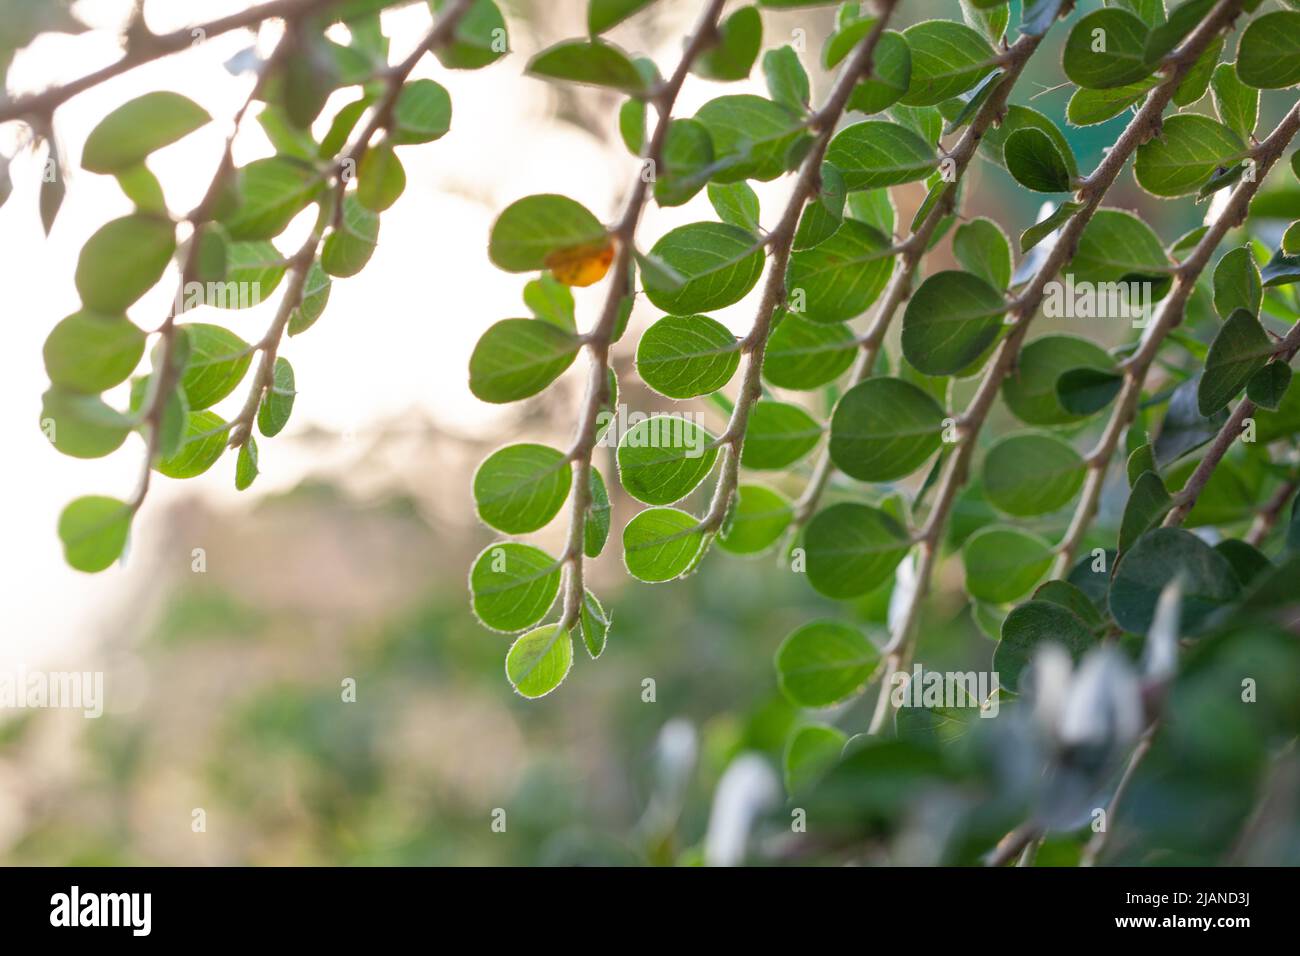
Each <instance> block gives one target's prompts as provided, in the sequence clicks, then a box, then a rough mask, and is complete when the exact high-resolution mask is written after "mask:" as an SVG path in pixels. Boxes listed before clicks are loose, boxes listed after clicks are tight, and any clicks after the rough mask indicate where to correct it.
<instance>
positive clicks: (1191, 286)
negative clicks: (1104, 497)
mask: <svg viewBox="0 0 1300 956" xmlns="http://www.w3.org/2000/svg"><path fill="white" fill-rule="evenodd" d="M1298 130H1300V104H1297V105H1296V106H1295V107H1294V108H1292V109H1291V111H1290V112H1289V113H1287V115H1286V116H1285V117H1284V118H1283V119H1282V122H1280V123H1279V124H1278V125H1277V127H1276V128H1274V130H1273V132H1272V133H1270V134H1269V135H1268V137H1267V138H1266V139H1265V140H1264V141H1263V142H1262V143H1260V144H1259V145H1258V146H1256V147H1255V148H1254V149H1253V150H1252V151H1251V154H1252V158H1253V159H1254V160H1255V175H1254V177H1253V178H1252V179H1251V180H1250V181H1246V180H1244V179H1243V180H1242V181H1241V182H1240V183H1238V184H1237V186H1236V188H1235V189H1234V190H1233V192H1232V196H1231V198H1229V200H1228V203H1227V205H1226V206H1224V208H1223V212H1222V213H1221V214H1220V215H1219V218H1218V219H1216V220H1215V221H1214V223H1213V224H1212V225H1211V226H1210V227H1209V230H1208V231H1207V232H1206V233H1205V235H1204V236H1203V237H1202V238H1201V241H1200V242H1198V243H1197V244H1196V247H1195V248H1194V249H1193V250H1192V253H1191V254H1190V255H1189V256H1188V257H1187V258H1186V259H1184V260H1183V261H1182V262H1181V263H1180V264H1179V266H1178V269H1177V270H1176V272H1175V275H1174V282H1173V287H1172V288H1171V289H1170V290H1169V294H1168V295H1167V296H1166V297H1165V299H1164V301H1162V302H1161V303H1160V307H1159V309H1158V310H1157V312H1156V315H1155V316H1154V318H1153V319H1152V321H1151V324H1150V325H1149V326H1148V327H1147V329H1146V332H1145V333H1144V335H1143V337H1142V342H1141V344H1140V346H1139V347H1138V349H1137V351H1136V352H1134V353H1133V355H1131V356H1130V357H1129V358H1128V359H1127V360H1126V361H1125V362H1124V363H1123V370H1124V381H1123V384H1122V385H1121V386H1120V392H1119V396H1118V397H1117V398H1116V400H1115V407H1114V409H1113V410H1112V412H1111V415H1110V419H1109V421H1107V423H1106V428H1105V430H1104V431H1103V432H1102V435H1101V438H1100V439H1099V440H1098V442H1097V444H1096V446H1095V447H1094V448H1093V449H1092V451H1090V452H1089V453H1088V454H1087V456H1086V458H1085V461H1086V462H1087V474H1086V475H1085V477H1084V482H1083V490H1082V492H1081V493H1080V496H1079V503H1078V505H1077V506H1076V507H1075V510H1074V515H1073V517H1072V518H1071V519H1070V524H1069V527H1068V529H1067V530H1066V532H1065V536H1064V537H1063V538H1062V540H1061V543H1060V544H1059V545H1058V546H1057V556H1056V562H1055V565H1054V566H1053V569H1052V577H1054V578H1061V577H1064V576H1065V575H1066V574H1068V573H1069V570H1070V566H1071V564H1072V563H1073V561H1074V555H1075V552H1076V551H1077V550H1078V548H1079V545H1080V544H1081V543H1082V541H1083V537H1084V535H1085V534H1086V533H1087V531H1088V528H1089V526H1090V525H1091V524H1092V520H1093V518H1094V517H1095V516H1096V513H1097V505H1098V502H1099V501H1100V499H1101V489H1102V486H1103V485H1104V484H1105V482H1106V473H1107V471H1108V469H1109V467H1110V462H1111V459H1112V458H1113V457H1114V455H1115V449H1116V448H1118V447H1119V442H1120V438H1121V436H1122V435H1123V434H1124V431H1125V430H1126V429H1127V428H1128V427H1129V425H1130V424H1131V423H1132V421H1133V417H1134V415H1136V414H1137V408H1138V404H1139V402H1140V401H1141V398H1142V389H1143V388H1144V387H1145V384H1146V377H1147V374H1148V372H1149V371H1150V369H1151V363H1152V362H1153V361H1154V360H1155V357H1156V355H1157V353H1158V352H1159V349H1160V346H1161V345H1162V344H1163V342H1164V340H1165V337H1166V336H1167V335H1168V334H1169V333H1170V332H1171V331H1172V330H1173V329H1174V328H1176V327H1177V326H1178V325H1179V324H1180V323H1181V322H1182V321H1183V317H1184V315H1185V314H1186V311H1187V301H1188V299H1189V298H1190V297H1191V294H1192V292H1193V291H1194V290H1195V288H1196V282H1197V280H1198V279H1199V278H1200V276H1201V273H1202V272H1204V271H1205V268H1206V267H1207V266H1208V264H1209V261H1210V257H1211V256H1212V255H1213V254H1214V251H1215V249H1217V248H1218V246H1219V243H1220V242H1222V241H1223V237H1224V236H1225V235H1227V233H1228V231H1229V230H1230V229H1233V228H1235V227H1237V226H1239V225H1240V224H1241V223H1242V222H1244V221H1245V219H1246V213H1247V212H1248V211H1249V208H1250V201H1251V199H1252V198H1254V196H1255V193H1256V192H1257V191H1258V190H1259V187H1260V186H1261V185H1262V184H1263V182H1264V177H1265V176H1266V175H1267V174H1268V171H1269V170H1270V169H1271V168H1272V166H1273V164H1274V163H1275V162H1276V161H1277V159H1278V157H1280V156H1281V155H1282V152H1283V151H1284V150H1285V149H1286V147H1287V144H1288V143H1290V142H1291V140H1292V139H1293V138H1294V137H1295V135H1296V132H1297V131H1298Z"/></svg>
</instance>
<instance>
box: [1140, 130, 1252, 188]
mask: <svg viewBox="0 0 1300 956" xmlns="http://www.w3.org/2000/svg"><path fill="white" fill-rule="evenodd" d="M1245 151H1246V147H1245V144H1244V143H1242V141H1241V137H1239V136H1238V135H1237V134H1236V133H1234V132H1233V131H1232V130H1231V129H1229V128H1228V127H1227V126H1224V125H1223V124H1222V123H1220V122H1219V121H1218V120H1213V119H1210V117H1208V116H1201V115H1199V114H1196V113H1178V114H1176V115H1174V116H1170V117H1169V118H1168V119H1166V120H1165V121H1164V127H1163V129H1162V130H1161V133H1160V135H1159V136H1157V137H1156V138H1155V139H1153V140H1150V141H1149V142H1146V143H1143V144H1142V145H1141V146H1139V147H1138V149H1137V158H1136V159H1135V160H1134V163H1133V175H1134V176H1136V177H1137V181H1138V185H1140V186H1141V187H1142V188H1143V189H1145V190H1146V191H1147V192H1149V193H1151V194H1152V195H1153V196H1163V197H1166V198H1168V197H1173V196H1185V195H1187V194H1188V193H1193V192H1196V190H1197V189H1199V188H1200V187H1201V186H1202V185H1204V184H1205V182H1206V181H1207V180H1208V179H1209V178H1210V177H1211V176H1213V175H1214V173H1215V171H1216V170H1217V169H1219V167H1221V166H1228V165H1230V164H1232V163H1233V162H1234V161H1236V160H1237V159H1240V158H1241V157H1242V155H1243V154H1244V153H1245Z"/></svg>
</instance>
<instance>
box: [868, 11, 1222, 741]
mask: <svg viewBox="0 0 1300 956" xmlns="http://www.w3.org/2000/svg"><path fill="white" fill-rule="evenodd" d="M1242 4H1243V0H1219V2H1218V3H1216V4H1215V6H1214V7H1213V9H1211V10H1210V12H1209V13H1208V14H1207V15H1206V16H1205V18H1204V19H1203V20H1202V21H1201V22H1200V24H1198V25H1197V27H1196V29H1195V30H1193V31H1192V32H1191V33H1190V34H1189V35H1188V36H1187V37H1186V39H1184V40H1183V42H1182V44H1181V45H1180V46H1179V47H1178V49H1176V50H1175V51H1174V52H1173V53H1172V54H1170V57H1169V61H1168V65H1167V66H1166V67H1165V69H1166V70H1167V73H1166V75H1165V77H1164V79H1162V80H1161V81H1160V83H1159V84H1158V85H1157V86H1155V87H1154V88H1153V89H1152V90H1151V92H1150V93H1149V94H1147V99H1146V101H1145V102H1144V103H1143V104H1142V107H1141V109H1139V110H1138V112H1137V115H1135V116H1134V117H1133V119H1132V120H1131V121H1130V122H1129V124H1128V126H1127V127H1125V129H1124V131H1123V133H1121V134H1120V137H1119V139H1118V140H1117V141H1116V142H1115V145H1114V146H1112V147H1111V149H1110V151H1109V152H1108V153H1107V154H1106V158H1105V159H1103V160H1102V162H1101V163H1100V164H1099V165H1098V166H1097V168H1096V169H1095V170H1094V171H1093V172H1092V174H1091V175H1090V176H1088V177H1086V178H1085V179H1084V180H1082V182H1081V183H1080V185H1079V188H1078V191H1077V193H1076V198H1077V199H1078V200H1079V201H1080V202H1081V203H1082V206H1081V207H1080V208H1079V210H1078V211H1077V212H1075V214H1074V215H1073V216H1072V217H1071V218H1070V219H1069V220H1068V221H1067V222H1066V223H1065V225H1064V226H1062V227H1061V232H1060V235H1059V237H1058V238H1057V241H1056V244H1055V245H1054V246H1053V247H1052V250H1051V252H1049V253H1048V255H1047V258H1046V260H1045V261H1044V262H1043V264H1042V266H1040V267H1039V270H1038V271H1037V272H1036V273H1035V274H1034V277H1033V278H1032V279H1031V280H1030V281H1029V284H1028V286H1027V287H1026V288H1025V290H1024V291H1023V292H1022V293H1021V294H1020V296H1019V297H1018V298H1016V299H1015V300H1014V301H1013V302H1012V304H1011V308H1010V309H1009V310H1008V315H1007V320H1008V322H1010V323H1011V324H1012V327H1011V331H1010V332H1009V333H1008V334H1007V336H1006V338H1004V339H1003V340H1002V342H1001V344H1000V345H999V346H998V348H997V351H996V352H995V353H994V357H993V360H992V363H991V364H990V366H989V369H988V371H987V372H985V374H984V377H983V378H982V379H981V380H980V384H979V386H978V388H977V390H976V392H975V395H974V397H973V398H972V399H971V402H970V404H969V405H968V406H967V408H966V411H965V413H964V414H963V415H962V416H961V418H960V419H958V422H957V435H956V438H957V441H956V448H955V449H954V450H953V452H952V453H951V454H950V455H949V458H948V463H947V465H946V466H945V468H944V472H943V476H942V478H941V479H940V484H939V488H938V491H937V493H936V495H935V501H934V504H933V506H932V507H931V509H930V514H929V517H928V518H927V520H926V523H925V526H924V527H923V529H922V530H921V533H920V549H921V557H920V561H919V562H918V565H917V575H916V577H917V580H916V590H915V592H914V593H913V594H912V597H911V600H910V601H908V602H907V605H906V606H905V608H904V611H903V614H902V616H901V617H900V619H899V625H898V627H897V628H896V629H895V631H894V633H893V634H892V635H890V639H889V643H888V644H887V645H886V647H885V654H886V667H885V670H884V679H883V680H882V682H881V692H880V696H879V697H878V698H877V701H876V709H875V713H874V714H873V715H872V719H871V726H870V728H869V732H870V733H879V732H880V731H881V729H882V728H883V726H884V724H885V720H886V718H887V717H888V716H889V714H890V713H891V712H892V710H893V708H892V705H891V702H890V694H889V688H890V678H891V677H892V675H893V673H894V672H895V671H897V670H898V669H899V668H901V667H906V666H907V664H908V663H909V662H910V660H911V654H912V643H913V640H912V635H913V631H914V629H915V623H916V618H917V615H918V613H919V611H920V602H921V599H922V598H923V597H924V595H925V593H926V590H927V589H928V587H929V581H930V577H931V573H932V572H933V569H934V564H935V561H936V557H937V553H938V550H939V545H940V542H941V538H942V535H943V532H944V529H945V528H946V527H947V521H948V515H949V512H950V511H951V510H952V506H953V503H954V502H955V501H956V498H957V493H958V492H959V491H960V490H961V489H962V487H964V486H965V484H966V479H967V475H968V471H969V469H970V463H971V457H972V456H973V454H974V450H975V439H976V438H977V436H978V435H979V432H980V429H981V428H982V427H983V425H984V422H985V420H986V419H987V418H988V414H989V411H990V410H991V409H992V407H993V402H994V400H995V399H996V397H997V394H998V390H999V389H1000V388H1001V385H1002V381H1003V380H1004V379H1005V378H1006V377H1007V375H1009V374H1010V372H1011V370H1012V368H1013V367H1014V365H1015V362H1016V359H1017V357H1018V356H1019V353H1020V345H1021V343H1022V342H1023V341H1024V338H1025V335H1026V333H1027V332H1028V331H1029V326H1030V323H1031V322H1032V320H1033V317H1034V315H1035V314H1036V313H1037V312H1038V308H1039V306H1040V305H1041V304H1042V301H1043V297H1044V295H1045V292H1046V288H1047V284H1048V283H1049V282H1051V281H1052V280H1053V279H1054V278H1055V277H1056V274H1057V273H1058V272H1060V271H1061V269H1062V268H1063V267H1064V266H1065V265H1066V264H1067V263H1068V262H1069V261H1070V259H1072V258H1073V257H1074V253H1075V250H1076V248H1077V246H1078V242H1079V237H1080V236H1081V235H1082V234H1083V230H1084V228H1085V227H1086V226H1087V225H1088V223H1089V222H1090V221H1091V220H1092V216H1093V214H1094V213H1095V212H1096V211H1097V208H1098V207H1099V206H1100V205H1101V201H1102V199H1103V198H1104V197H1105V195H1106V192H1107V191H1108V190H1109V189H1110V187H1111V186H1112V185H1113V184H1114V182H1115V180H1116V179H1117V178H1118V177H1119V174H1120V171H1121V170H1122V169H1123V168H1124V166H1125V164H1126V163H1127V162H1128V159H1129V157H1130V156H1131V155H1132V154H1133V153H1134V152H1135V151H1136V150H1137V148H1138V146H1140V145H1141V144H1142V143H1145V142H1146V141H1147V140H1148V139H1150V138H1151V137H1152V136H1154V135H1155V134H1156V133H1157V132H1158V131H1159V129H1160V124H1161V114H1162V113H1163V112H1164V109H1165V107H1166V106H1167V105H1168V104H1169V102H1170V101H1171V100H1172V99H1173V96H1174V91H1175V90H1177V88H1178V85H1179V84H1180V83H1181V82H1182V80H1183V77H1185V76H1186V75H1187V72H1188V71H1189V70H1190V69H1191V68H1192V65H1193V64H1194V63H1195V62H1196V60H1197V58H1198V57H1199V56H1200V55H1201V53H1202V52H1203V51H1204V50H1205V49H1206V48H1207V47H1208V46H1209V45H1210V43H1211V42H1213V40H1214V39H1215V38H1216V37H1217V36H1218V35H1219V34H1220V33H1221V32H1222V31H1223V30H1224V29H1225V28H1226V27H1228V26H1229V25H1230V24H1231V23H1232V21H1233V20H1235V19H1236V17H1237V15H1238V14H1239V13H1240V12H1241V8H1242Z"/></svg>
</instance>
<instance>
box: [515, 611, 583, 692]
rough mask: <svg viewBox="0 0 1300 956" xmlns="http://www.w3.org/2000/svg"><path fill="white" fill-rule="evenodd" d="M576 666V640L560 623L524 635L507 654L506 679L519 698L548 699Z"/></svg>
mask: <svg viewBox="0 0 1300 956" xmlns="http://www.w3.org/2000/svg"><path fill="white" fill-rule="evenodd" d="M572 666H573V639H572V638H571V637H570V636H569V635H568V634H567V633H565V632H563V631H561V630H560V625H558V624H546V625H543V626H542V627H538V628H534V629H533V630H531V631H529V632H527V633H526V634H521V635H520V636H519V637H518V638H517V639H516V640H515V642H514V643H513V644H511V645H510V650H509V651H508V652H507V653H506V678H507V679H508V680H509V681H510V686H511V687H513V688H514V689H515V690H516V691H517V692H518V693H519V696H520V697H527V698H528V699H529V700H536V699H537V698H538V697H545V696H546V695H547V694H549V693H550V692H551V691H553V690H555V688H557V687H559V686H560V683H561V682H562V681H563V680H564V678H565V677H567V676H568V674H569V668H571V667H572Z"/></svg>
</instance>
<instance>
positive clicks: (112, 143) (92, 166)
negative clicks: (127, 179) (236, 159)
mask: <svg viewBox="0 0 1300 956" xmlns="http://www.w3.org/2000/svg"><path fill="white" fill-rule="evenodd" d="M211 119H212V117H211V116H209V115H208V113H207V111H206V110H205V109H203V108H202V107H201V106H199V105H198V104H197V103H195V102H194V101H193V100H190V99H188V98H187V97H184V96H181V95H180V94H179V93H172V92H170V91H167V90H158V91H156V92H153V93H146V94H144V95H143V96H138V97H136V98H135V99H133V100H131V101H130V102H128V103H124V104H122V105H121V106H119V107H118V108H117V109H115V110H113V112H111V113H109V114H108V115H107V116H105V117H104V118H103V119H102V120H100V121H99V124H98V125H97V126H96V127H95V128H94V129H93V130H91V131H90V135H89V136H87V137H86V145H85V147H84V148H83V149H82V151H81V166H82V168H83V169H88V170H90V172H92V173H117V172H121V171H123V170H126V169H130V168H131V167H132V166H136V165H138V164H139V163H141V162H143V161H144V158H145V157H146V156H148V155H149V154H150V153H152V152H153V151H154V150H157V149H162V148H163V147H164V146H168V145H170V144H172V143H174V142H176V141H177V140H179V139H181V138H182V137H185V136H188V135H189V134H190V133H192V132H194V131H195V130H196V129H199V128H200V127H201V126H204V125H205V124H207V123H208V122H209V121H210V120H211Z"/></svg>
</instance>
